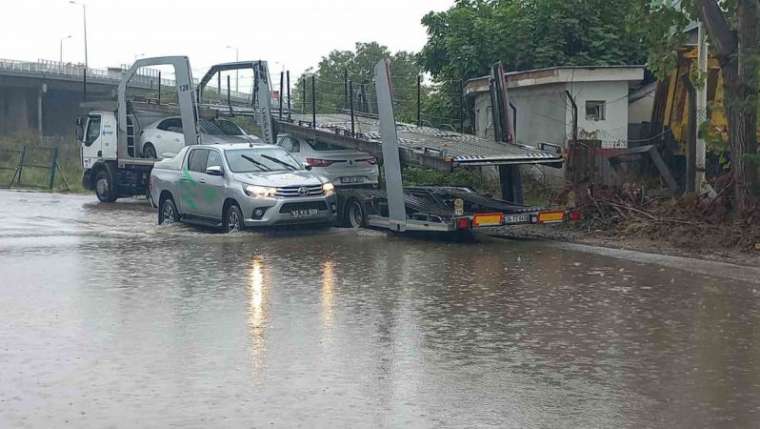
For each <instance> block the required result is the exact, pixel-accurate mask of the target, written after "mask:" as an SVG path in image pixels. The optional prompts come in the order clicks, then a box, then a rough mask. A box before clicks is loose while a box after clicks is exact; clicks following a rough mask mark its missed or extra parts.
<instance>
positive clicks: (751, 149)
mask: <svg viewBox="0 0 760 429" xmlns="http://www.w3.org/2000/svg"><path fill="white" fill-rule="evenodd" d="M736 69H737V67H736V64H730V65H724V66H723V79H724V81H725V92H726V101H725V104H726V106H725V109H726V119H727V120H728V141H729V145H730V147H731V170H732V174H733V177H734V186H735V189H734V191H735V196H736V209H737V211H738V212H739V213H740V214H741V213H742V212H744V211H746V210H747V209H749V208H750V207H751V205H752V203H751V201H752V188H753V184H754V183H755V176H756V174H755V169H756V166H754V165H753V163H751V162H748V161H747V159H746V156H747V155H754V154H756V153H757V136H756V133H757V106H756V104H755V103H747V102H745V101H744V100H746V99H747V94H746V85H744V84H743V83H742V79H741V78H739V77H738V73H737V70H736ZM750 104H755V105H754V106H751V105H750Z"/></svg>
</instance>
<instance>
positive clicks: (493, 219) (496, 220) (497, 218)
mask: <svg viewBox="0 0 760 429" xmlns="http://www.w3.org/2000/svg"><path fill="white" fill-rule="evenodd" d="M503 223H504V213H476V214H475V216H473V217H472V226H473V227H480V226H499V225H502V224H503Z"/></svg>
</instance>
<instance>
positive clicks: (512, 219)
mask: <svg viewBox="0 0 760 429" xmlns="http://www.w3.org/2000/svg"><path fill="white" fill-rule="evenodd" d="M504 223H505V224H506V225H514V224H517V223H530V215H529V214H527V213H525V214H513V215H506V216H504Z"/></svg>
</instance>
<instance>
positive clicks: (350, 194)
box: [289, 60, 577, 232]
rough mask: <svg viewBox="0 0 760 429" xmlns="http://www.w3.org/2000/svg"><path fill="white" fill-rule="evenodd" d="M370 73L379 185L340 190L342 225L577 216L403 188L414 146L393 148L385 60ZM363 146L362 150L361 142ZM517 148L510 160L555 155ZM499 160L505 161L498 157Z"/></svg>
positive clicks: (451, 228) (397, 228) (456, 227)
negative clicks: (376, 123)
mask: <svg viewBox="0 0 760 429" xmlns="http://www.w3.org/2000/svg"><path fill="white" fill-rule="evenodd" d="M375 76H376V90H377V100H378V121H379V135H380V137H381V139H382V143H381V148H382V153H381V154H379V155H381V156H382V158H383V169H384V170H383V171H384V173H385V174H384V176H385V189H382V190H380V189H345V190H340V191H339V192H338V198H339V203H338V215H339V219H340V220H341V221H342V222H343V223H344V224H345V225H347V226H351V227H373V228H380V229H386V230H391V231H394V232H406V231H409V232H456V231H472V230H479V229H481V228H490V227H500V226H504V225H520V224H548V223H561V222H564V221H566V220H568V219H576V218H577V213H575V212H568V211H565V210H562V209H559V210H551V209H549V210H547V209H539V208H534V207H527V206H524V205H522V204H516V203H512V202H507V201H504V200H498V199H494V198H489V197H485V196H482V195H480V194H478V193H476V192H475V191H473V190H472V189H469V188H462V187H443V186H413V187H404V186H403V181H402V176H401V155H400V154H405V156H406V157H407V159H412V160H413V159H414V158H419V156H418V155H415V151H414V150H406V151H405V150H403V149H402V150H401V152H400V151H399V140H400V139H399V137H398V134H397V130H398V128H399V127H398V124H397V123H396V121H395V116H394V113H393V104H392V95H391V79H390V70H389V63H388V61H387V60H384V61H380V62H379V63H378V64H377V65H376V66H375ZM312 128H314V127H312ZM291 129H292V127H291ZM291 129H289V131H291ZM306 133H308V131H306ZM352 139H353V140H359V139H355V138H352ZM331 140H339V139H331ZM359 141H360V142H361V140H359ZM333 143H335V141H333ZM354 143H355V142H354ZM363 146H364V148H365V149H367V145H366V144H363ZM505 149H507V150H505V152H509V149H510V147H508V146H507V147H506V148H505ZM518 152H519V153H517V154H515V156H513V157H512V160H513V161H512V162H513V164H525V163H534V164H537V163H547V162H555V163H556V159H557V157H556V155H554V154H552V153H550V152H545V151H536V150H532V149H529V148H525V149H522V150H521V151H518ZM423 155H424V154H423ZM436 158H437V157H435V156H427V157H424V158H422V160H424V163H426V164H427V165H428V166H435V165H438V164H441V163H445V162H452V159H451V158H449V159H448V160H447V159H446V158H438V159H436ZM460 159H461V160H462V164H469V165H480V166H482V165H489V164H490V163H491V162H494V157H490V159H489V157H487V156H463V157H461V158H460ZM501 161H502V162H509V161H508V160H504V159H502V160H501ZM436 162H438V164H436ZM453 162H456V161H453Z"/></svg>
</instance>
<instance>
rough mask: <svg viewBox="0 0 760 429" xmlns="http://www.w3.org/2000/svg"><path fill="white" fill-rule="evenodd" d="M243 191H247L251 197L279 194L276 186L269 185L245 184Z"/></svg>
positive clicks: (269, 196) (268, 196)
mask: <svg viewBox="0 0 760 429" xmlns="http://www.w3.org/2000/svg"><path fill="white" fill-rule="evenodd" d="M243 191H245V194H246V195H248V196H249V197H255V198H272V197H274V196H275V195H276V194H277V189H276V188H270V187H268V186H256V185H247V186H243Z"/></svg>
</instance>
